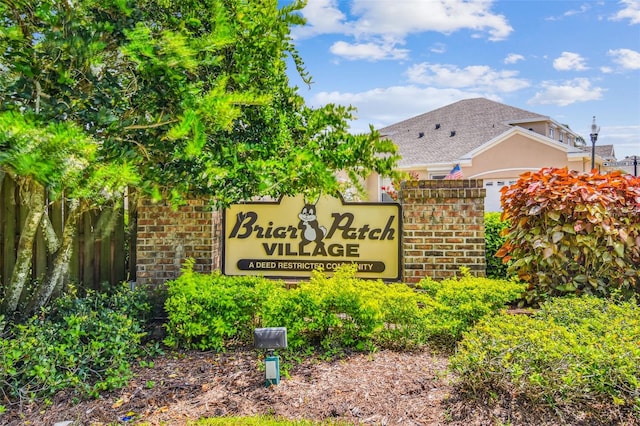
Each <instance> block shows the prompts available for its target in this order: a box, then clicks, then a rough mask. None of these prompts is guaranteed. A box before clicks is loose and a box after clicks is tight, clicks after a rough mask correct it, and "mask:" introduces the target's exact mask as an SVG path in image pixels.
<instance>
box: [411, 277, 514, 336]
mask: <svg viewBox="0 0 640 426" xmlns="http://www.w3.org/2000/svg"><path fill="white" fill-rule="evenodd" d="M418 287H419V288H421V289H422V290H423V291H424V292H425V293H426V294H427V295H428V296H429V297H430V298H431V300H432V302H431V303H429V304H428V305H427V311H426V313H425V315H426V318H425V321H426V327H427V330H426V332H427V334H428V336H429V340H430V341H432V342H434V343H438V344H440V345H443V346H445V347H452V346H453V345H454V344H455V343H456V342H457V341H458V340H460V338H461V337H462V333H463V332H465V331H467V330H469V329H470V328H471V327H472V326H473V325H474V324H475V323H476V322H477V321H479V320H480V319H481V318H483V317H485V316H487V315H492V314H494V313H496V312H498V311H499V310H501V309H503V308H505V307H506V306H507V305H508V304H509V302H513V301H514V300H517V299H518V298H519V297H520V296H521V295H522V292H523V291H524V290H525V285H524V284H522V283H518V282H515V281H509V280H496V279H490V278H482V277H473V276H471V275H469V273H468V271H467V270H466V269H465V268H462V275H461V277H457V278H449V279H446V280H443V281H435V280H433V279H429V278H426V279H423V280H421V281H420V282H419V283H418Z"/></svg>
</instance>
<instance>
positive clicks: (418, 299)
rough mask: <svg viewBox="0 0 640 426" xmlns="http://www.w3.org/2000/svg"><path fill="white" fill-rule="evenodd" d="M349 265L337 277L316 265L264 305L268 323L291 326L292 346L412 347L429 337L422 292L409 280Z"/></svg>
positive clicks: (288, 332)
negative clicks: (366, 274) (373, 276)
mask: <svg viewBox="0 0 640 426" xmlns="http://www.w3.org/2000/svg"><path fill="white" fill-rule="evenodd" d="M355 272H356V268H355V267H354V266H350V265H347V266H343V267H341V268H340V269H338V270H337V271H336V272H335V273H334V274H333V275H332V276H331V277H328V276H327V275H325V274H324V273H322V272H320V271H314V272H313V274H312V276H311V278H310V280H309V281H308V282H302V283H300V285H299V286H298V287H297V288H295V289H291V290H288V291H287V292H286V294H284V295H280V294H278V295H277V296H275V297H272V298H271V299H270V301H269V303H267V304H266V306H265V308H264V310H263V322H264V325H265V326H284V327H287V337H288V339H289V346H290V347H291V348H292V349H294V350H301V349H307V348H313V347H315V346H320V347H322V348H323V349H325V350H327V351H340V350H344V349H353V350H371V349H373V348H375V347H394V348H407V347H413V346H416V345H422V344H424V343H425V338H424V337H425V336H424V332H423V330H424V322H423V320H422V316H423V311H422V309H421V308H420V305H421V304H423V303H422V299H423V298H424V297H423V296H422V295H420V294H418V293H416V292H415V291H414V290H413V289H411V288H410V287H408V286H406V285H404V284H385V283H383V282H382V281H379V280H377V281H375V280H362V279H358V278H356V277H355Z"/></svg>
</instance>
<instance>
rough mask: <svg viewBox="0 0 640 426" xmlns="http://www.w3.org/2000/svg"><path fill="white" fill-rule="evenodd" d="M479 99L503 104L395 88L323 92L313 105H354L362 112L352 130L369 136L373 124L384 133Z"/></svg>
mask: <svg viewBox="0 0 640 426" xmlns="http://www.w3.org/2000/svg"><path fill="white" fill-rule="evenodd" d="M477 97H485V98H489V99H493V100H495V101H501V99H500V98H498V97H496V96H494V95H491V94H487V93H482V92H473V91H462V90H458V89H436V88H432V87H427V88H422V87H417V86H393V87H387V88H376V89H372V90H367V91H365V92H359V93H343V92H322V93H318V94H317V95H316V96H314V97H313V99H312V100H311V104H313V105H317V106H319V105H326V104H328V103H336V104H340V105H353V106H355V107H356V108H357V109H358V111H357V112H356V116H358V119H357V120H354V121H352V122H351V130H352V131H353V132H368V130H369V124H373V126H374V127H375V128H376V129H380V128H382V127H385V126H388V125H390V124H394V123H397V122H399V121H402V120H406V119H407V118H410V117H414V116H416V115H419V114H423V113H425V112H428V111H432V110H434V109H436V108H440V107H442V106H445V105H448V104H451V103H453V102H456V101H459V100H461V99H468V98H477Z"/></svg>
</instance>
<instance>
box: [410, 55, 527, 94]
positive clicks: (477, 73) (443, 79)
mask: <svg viewBox="0 0 640 426" xmlns="http://www.w3.org/2000/svg"><path fill="white" fill-rule="evenodd" d="M407 75H408V77H409V81H410V82H412V83H420V84H424V85H429V86H439V87H453V88H473V89H474V90H482V91H487V92H514V91H516V90H520V89H523V88H525V87H528V86H529V85H530V84H529V82H528V81H527V80H525V79H521V78H517V75H518V72H517V71H510V70H494V69H492V68H491V67H489V66H487V65H471V66H468V67H465V68H458V67H457V66H456V65H450V64H429V63H426V62H424V63H421V64H417V65H413V66H411V67H410V68H409V69H408V70H407Z"/></svg>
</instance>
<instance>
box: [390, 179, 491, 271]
mask: <svg viewBox="0 0 640 426" xmlns="http://www.w3.org/2000/svg"><path fill="white" fill-rule="evenodd" d="M484 197H485V189H484V188H483V183H482V180H479V179H462V180H421V181H408V182H405V183H404V184H403V187H402V189H401V191H400V193H399V200H400V202H401V204H402V211H403V225H402V227H403V251H404V262H403V263H404V268H403V281H404V282H405V283H417V282H418V281H420V279H421V278H423V277H431V278H435V279H441V278H447V277H451V276H455V275H457V274H458V273H459V268H460V267H461V266H467V267H469V269H470V270H471V273H472V274H473V275H475V276H484V275H485V257H484V256H485V253H484V252H485V240H484Z"/></svg>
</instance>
